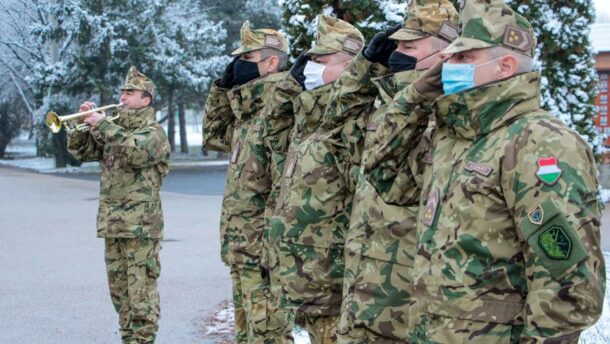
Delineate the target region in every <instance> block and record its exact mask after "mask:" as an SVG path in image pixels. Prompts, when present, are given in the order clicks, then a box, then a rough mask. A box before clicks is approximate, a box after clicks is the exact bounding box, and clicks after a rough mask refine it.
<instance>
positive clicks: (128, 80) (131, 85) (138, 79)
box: [121, 66, 156, 98]
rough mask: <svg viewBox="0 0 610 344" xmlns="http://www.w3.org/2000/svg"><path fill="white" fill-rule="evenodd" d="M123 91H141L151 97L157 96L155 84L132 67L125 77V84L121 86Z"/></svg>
mask: <svg viewBox="0 0 610 344" xmlns="http://www.w3.org/2000/svg"><path fill="white" fill-rule="evenodd" d="M121 90H139V91H145V92H148V93H150V95H151V96H153V98H154V96H155V90H156V87H155V83H154V82H153V81H152V80H150V79H149V78H148V77H147V76H146V75H144V74H142V73H140V72H139V71H138V70H137V69H136V67H134V66H131V67H130V68H129V71H127V76H126V77H125V84H124V85H123V86H121Z"/></svg>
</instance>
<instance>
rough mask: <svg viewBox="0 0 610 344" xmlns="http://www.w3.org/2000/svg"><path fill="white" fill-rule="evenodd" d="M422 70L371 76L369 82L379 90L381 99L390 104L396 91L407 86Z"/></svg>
mask: <svg viewBox="0 0 610 344" xmlns="http://www.w3.org/2000/svg"><path fill="white" fill-rule="evenodd" d="M424 72H425V70H407V71H404V72H398V73H392V74H388V75H384V76H382V77H377V78H373V79H371V82H372V83H373V84H374V85H375V86H376V87H377V89H378V90H379V97H380V98H381V101H382V102H383V103H385V104H390V103H391V102H392V100H393V99H394V96H395V95H396V93H398V92H399V91H401V90H402V89H403V88H405V87H407V86H409V85H410V84H411V83H412V82H413V81H415V79H417V78H418V77H419V76H420V75H422V74H423V73H424Z"/></svg>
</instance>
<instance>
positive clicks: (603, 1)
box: [593, 0, 610, 22]
mask: <svg viewBox="0 0 610 344" xmlns="http://www.w3.org/2000/svg"><path fill="white" fill-rule="evenodd" d="M593 2H594V3H595V8H596V10H597V21H598V22H610V1H608V0H593Z"/></svg>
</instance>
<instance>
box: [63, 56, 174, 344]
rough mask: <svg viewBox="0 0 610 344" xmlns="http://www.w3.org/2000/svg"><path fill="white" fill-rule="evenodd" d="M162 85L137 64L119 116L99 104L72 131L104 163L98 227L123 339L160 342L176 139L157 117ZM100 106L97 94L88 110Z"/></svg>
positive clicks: (84, 107)
mask: <svg viewBox="0 0 610 344" xmlns="http://www.w3.org/2000/svg"><path fill="white" fill-rule="evenodd" d="M154 96H155V85H154V83H153V82H152V80H150V79H149V78H148V77H146V76H145V75H144V74H142V73H140V72H139V71H137V70H136V68H135V67H131V68H130V69H129V71H128V72H127V77H126V78H125V84H124V85H123V87H122V88H121V96H120V102H121V109H120V110H118V118H116V119H114V120H111V119H110V118H109V117H106V114H105V113H104V112H99V111H94V112H92V113H90V114H89V115H87V116H86V117H84V118H83V122H84V123H86V124H87V125H88V126H89V127H88V129H87V130H86V131H83V130H75V131H72V132H71V133H70V134H69V136H68V150H69V152H70V153H71V154H72V155H73V156H74V157H75V158H76V159H78V160H80V161H99V162H100V165H101V170H102V173H101V178H100V204H99V211H98V217H97V235H98V237H100V238H104V240H105V260H106V270H107V275H108V286H109V288H110V298H111V300H112V304H113V305H114V308H115V310H116V311H117V313H118V315H119V325H120V334H121V339H122V341H123V343H129V344H136V343H154V341H155V337H156V333H157V329H158V319H159V314H160V307H159V294H158V292H157V278H158V277H159V273H160V269H161V266H160V262H159V251H160V250H161V244H160V240H161V239H162V238H163V213H162V211H161V199H160V196H159V189H160V187H161V183H162V181H163V178H164V177H165V175H166V174H167V173H168V171H169V165H168V161H169V154H170V146H169V142H168V140H167V137H166V135H165V131H164V130H163V128H162V127H161V126H160V125H159V124H158V123H157V122H156V120H155V111H154V109H153V107H152V101H153V98H154ZM94 108H95V104H94V103H92V102H84V103H83V104H81V105H80V111H89V110H92V109H94Z"/></svg>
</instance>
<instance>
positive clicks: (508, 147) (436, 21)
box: [203, 0, 605, 344]
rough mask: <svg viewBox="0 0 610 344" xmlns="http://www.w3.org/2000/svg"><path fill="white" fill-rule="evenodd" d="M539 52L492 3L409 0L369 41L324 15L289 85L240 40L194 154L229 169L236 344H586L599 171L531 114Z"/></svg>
mask: <svg viewBox="0 0 610 344" xmlns="http://www.w3.org/2000/svg"><path fill="white" fill-rule="evenodd" d="M535 50H536V38H535V34H534V31H533V29H532V27H531V25H530V23H529V22H528V21H527V20H526V19H525V18H523V17H522V16H521V15H519V14H518V13H515V12H514V11H513V10H512V9H511V8H510V7H509V6H507V5H506V4H505V3H504V1H503V0H485V1H484V0H462V1H461V8H460V13H459V15H458V13H457V11H456V9H455V8H454V7H453V5H452V4H451V3H450V2H449V1H448V0H411V1H409V4H408V13H407V15H406V18H405V22H404V25H401V26H399V27H395V28H392V29H388V30H386V31H383V32H380V33H378V34H377V35H376V36H375V37H374V38H373V39H372V40H371V41H370V42H368V44H367V43H366V42H365V40H364V38H363V36H362V34H361V33H360V32H359V31H358V30H357V29H356V28H355V27H353V26H352V25H350V24H349V23H347V22H344V21H341V20H339V19H337V18H333V17H329V16H326V15H321V16H319V17H318V25H317V32H316V37H315V44H314V46H313V47H312V48H311V49H310V50H308V51H306V52H304V53H303V54H302V55H301V56H300V57H299V58H298V59H297V60H296V61H295V63H294V65H293V66H292V67H291V68H290V70H288V71H286V66H287V58H288V45H287V42H286V40H285V38H284V36H283V35H282V34H281V33H280V32H278V31H276V30H271V29H252V28H251V27H250V25H249V23H248V22H246V23H244V25H243V27H242V29H241V46H240V47H239V49H237V50H236V51H234V52H233V54H232V55H234V56H235V58H234V60H233V61H232V62H231V63H230V64H229V66H228V67H227V68H226V71H225V73H224V75H223V76H222V78H221V79H220V80H217V81H216V82H215V83H214V85H213V86H212V88H211V90H210V93H209V97H208V99H207V103H206V109H205V115H206V116H205V120H204V138H203V142H204V146H205V147H206V148H207V149H209V150H217V151H221V152H226V153H228V154H229V156H230V164H229V169H228V175H227V184H226V189H225V193H224V198H223V203H222V215H221V226H220V227H221V228H220V231H221V256H222V260H223V262H224V263H226V264H227V265H228V266H229V267H230V271H231V278H232V284H233V301H234V305H235V325H236V342H237V343H291V342H292V341H293V338H292V334H291V332H292V327H293V324H294V323H295V319H298V321H299V322H300V323H302V324H304V326H305V327H306V329H307V331H308V333H309V336H310V339H311V341H312V343H344V344H348V343H354V344H362V343H406V342H410V343H486V344H487V343H577V342H578V338H579V336H580V333H581V332H582V331H583V330H584V329H586V328H587V327H589V326H591V325H592V324H594V323H595V321H596V320H597V319H598V317H599V316H600V313H601V307H602V304H603V302H602V300H603V295H604V285H605V268H604V260H603V256H602V253H601V249H600V233H599V225H600V211H601V207H600V202H599V200H598V197H597V189H598V184H597V179H596V178H597V177H596V173H597V172H596V166H595V160H594V157H593V154H592V152H591V150H590V148H589V146H588V145H587V143H586V142H584V141H583V140H582V139H581V138H580V136H579V135H578V134H577V133H575V132H574V131H572V130H571V129H569V128H568V127H567V126H566V125H565V124H564V123H563V122H561V121H560V120H559V119H557V118H556V117H555V116H553V115H552V114H549V113H548V112H546V111H544V110H542V109H541V104H540V85H541V82H542V80H541V76H540V74H539V73H538V72H535V71H534V55H535ZM575 68H576V66H575Z"/></svg>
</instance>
